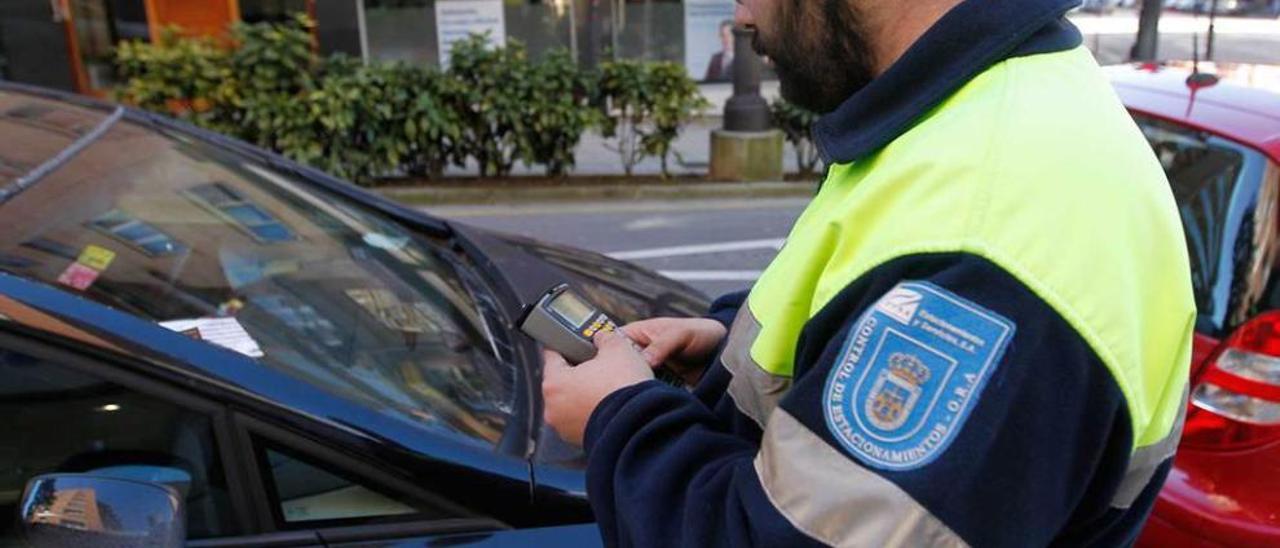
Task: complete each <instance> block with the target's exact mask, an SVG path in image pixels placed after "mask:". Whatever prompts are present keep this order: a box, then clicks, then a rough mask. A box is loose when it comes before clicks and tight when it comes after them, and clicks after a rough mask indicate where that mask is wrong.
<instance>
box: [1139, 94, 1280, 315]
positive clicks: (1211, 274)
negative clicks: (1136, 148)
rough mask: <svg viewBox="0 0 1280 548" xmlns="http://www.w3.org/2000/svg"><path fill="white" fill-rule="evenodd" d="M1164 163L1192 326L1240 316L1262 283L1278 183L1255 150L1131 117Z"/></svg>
mask: <svg viewBox="0 0 1280 548" xmlns="http://www.w3.org/2000/svg"><path fill="white" fill-rule="evenodd" d="M1135 119H1136V120H1137V121H1138V125H1139V127H1141V128H1142V131H1143V133H1144V134H1145V135H1146V137H1147V140H1148V141H1149V142H1150V143H1151V147H1152V148H1153V149H1154V150H1155V153H1156V156H1157V157H1158V158H1159V159H1160V163H1161V165H1162V166H1164V170H1165V173H1166V174H1167V175H1168V177H1169V184H1170V185H1171V186H1172V188H1173V194H1174V199H1175V200H1177V203H1178V210H1179V214H1180V215H1181V217H1182V225H1183V229H1184V231H1185V232H1186V236H1187V249H1188V251H1189V253H1190V259H1191V280H1192V288H1193V289H1194V291H1195V298H1196V308H1197V311H1198V318H1197V325H1196V329H1197V331H1201V332H1204V333H1209V334H1219V333H1222V332H1223V331H1226V330H1229V329H1231V328H1232V327H1234V326H1236V325H1238V324H1239V323H1241V322H1242V321H1244V320H1245V319H1247V318H1248V317H1249V316H1250V315H1251V314H1252V313H1253V312H1255V311H1256V310H1255V308H1256V307H1257V306H1258V305H1259V304H1260V299H1261V297H1262V296H1263V291H1264V290H1265V289H1267V288H1266V287H1265V286H1266V285H1267V283H1268V278H1269V276H1270V271H1271V262H1272V256H1271V253H1272V252H1273V251H1274V249H1275V246H1274V245H1273V243H1274V242H1273V241H1272V240H1273V238H1274V234H1275V232H1274V231H1273V230H1269V229H1268V227H1272V226H1275V222H1276V219H1275V213H1276V211H1275V207H1276V201H1277V195H1276V193H1277V188H1276V181H1275V177H1274V175H1272V176H1268V175H1267V160H1266V157H1264V156H1262V154H1260V153H1259V152H1257V151H1255V150H1253V149H1250V148H1248V147H1245V146H1243V145H1240V144H1238V143H1235V142H1233V141H1229V140H1227V139H1222V138H1220V137H1216V136H1213V135H1209V134H1206V133H1203V132H1200V131H1196V130H1192V129H1190V128H1187V127H1185V126H1181V125H1177V124H1173V123H1169V122H1165V121H1161V120H1157V119H1154V118H1150V117H1147V116H1143V115H1137V116H1135Z"/></svg>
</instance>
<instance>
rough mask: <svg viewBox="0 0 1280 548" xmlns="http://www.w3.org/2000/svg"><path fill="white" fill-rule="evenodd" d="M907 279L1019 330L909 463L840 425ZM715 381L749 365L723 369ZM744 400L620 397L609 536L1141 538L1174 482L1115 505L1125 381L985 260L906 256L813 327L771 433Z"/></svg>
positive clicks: (600, 492) (1126, 441) (605, 417)
mask: <svg viewBox="0 0 1280 548" xmlns="http://www.w3.org/2000/svg"><path fill="white" fill-rule="evenodd" d="M903 283H920V284H927V287H930V288H936V289H937V290H938V291H939V292H941V293H940V294H945V295H946V296H947V298H949V299H954V300H955V301H956V302H962V303H967V305H972V306H973V307H974V308H975V309H980V310H985V311H986V312H988V313H990V314H991V315H993V316H994V317H999V318H1003V319H1005V320H1007V321H1008V322H1009V323H1010V324H1012V325H1013V326H1014V327H1015V329H1014V330H1011V333H1012V335H1011V339H1010V341H1009V342H1008V344H1007V346H1006V347H1004V348H1003V349H1002V350H1001V352H1000V354H999V356H998V360H996V361H995V362H994V363H995V366H994V367H993V368H992V369H991V370H990V371H989V377H988V378H986V381H985V384H984V385H983V388H982V389H981V391H980V393H977V394H976V397H975V398H974V400H973V403H972V404H971V405H970V406H969V408H967V409H964V411H965V415H966V417H967V418H965V419H964V420H962V421H960V423H959V424H956V425H955V426H956V429H955V431H956V433H955V434H954V436H952V437H951V438H950V439H948V440H947V443H946V444H945V447H942V448H941V449H939V450H936V451H933V452H932V453H929V454H928V457H929V458H928V459H922V460H920V461H919V462H917V463H915V464H914V465H912V466H908V467H904V468H901V469H894V468H893V467H892V466H889V467H887V466H886V465H885V463H884V462H881V461H879V460H877V458H875V457H874V456H870V457H869V456H868V455H869V454H868V453H866V452H864V451H860V450H857V449H856V447H855V446H852V445H851V444H849V443H847V442H848V438H847V436H845V435H844V434H847V432H845V433H844V434H842V433H841V431H840V429H839V428H834V429H833V427H832V426H830V425H829V421H828V420H827V418H826V415H825V414H826V413H828V412H829V409H824V401H825V402H826V403H827V404H829V403H830V401H831V400H830V398H826V399H825V400H824V397H825V396H828V395H829V394H830V386H829V385H830V384H831V383H830V382H829V381H831V379H832V378H834V376H833V374H832V373H833V370H834V369H836V366H837V365H838V364H841V363H848V362H849V361H850V359H851V358H850V354H849V348H850V342H851V341H852V340H853V339H854V338H856V337H858V334H859V332H860V331H867V322H866V321H865V320H866V318H867V317H869V315H870V314H871V310H872V308H873V306H874V305H876V303H877V301H878V300H879V299H881V298H882V297H884V296H886V294H887V293H889V292H890V291H891V290H894V289H895V288H896V287H899V286H901V284H903ZM762 321H767V320H762ZM899 366H900V367H902V368H904V369H903V370H904V371H905V370H908V369H909V366H908V365H901V364H899ZM899 366H895V367H899ZM937 373H938V371H935V372H934V374H937ZM709 375H713V376H717V377H721V378H723V377H725V376H729V377H731V376H732V372H728V373H726V372H725V370H724V366H723V363H722V362H720V363H717V364H716V366H715V370H713V371H712V372H710V373H709ZM918 375H919V377H920V378H923V376H924V375H923V374H922V373H920V374H918ZM884 386H885V385H878V386H877V389H880V390H881V391H882V392H884V393H885V394H888V395H890V396H892V395H893V393H892V392H893V391H892V390H888V389H885V388H884ZM904 386H905V385H904ZM921 386H924V384H922V385H921ZM925 395H926V396H927V395H928V394H925ZM890 400H892V398H890ZM877 401H879V400H877ZM899 401H902V400H899ZM890 403H892V401H891V402H890ZM734 405H735V402H733V398H732V396H731V395H730V394H727V393H725V394H724V395H723V396H722V399H721V400H720V401H708V399H699V397H697V396H695V395H694V394H691V393H688V392H685V391H682V390H678V389H674V388H671V387H668V386H665V385H662V384H661V383H658V382H649V383H644V384H641V385H637V386H633V387H630V388H627V389H625V390H621V391H619V392H617V393H614V394H612V395H610V396H609V397H608V398H606V399H605V401H604V402H603V403H602V404H601V405H600V406H599V407H598V408H597V409H596V411H595V412H594V414H593V415H592V417H591V420H590V422H589V424H588V427H587V433H586V440H585V448H586V450H587V451H588V463H589V464H588V490H589V495H590V497H591V501H592V507H593V509H594V510H595V512H596V517H597V519H598V522H599V524H600V529H601V532H602V534H603V536H604V538H605V540H606V542H607V543H608V544H610V545H623V546H677V545H709V544H715V545H735V546H743V545H787V546H793V545H804V544H811V543H825V544H840V543H846V542H854V543H864V542H872V543H882V542H888V541H889V539H890V538H897V539H898V540H899V541H901V540H902V539H927V543H930V544H932V543H944V542H945V541H948V540H950V541H954V542H959V543H967V544H970V545H976V546H1026V545H1047V544H1054V543H1063V544H1070V545H1075V544H1091V543H1103V544H1124V543H1127V542H1131V541H1132V539H1133V538H1134V536H1135V535H1136V533H1137V531H1138V530H1139V527H1140V524H1141V523H1142V521H1143V519H1145V516H1146V512H1147V511H1149V508H1150V504H1151V499H1152V497H1153V496H1154V493H1155V491H1156V490H1158V484H1159V483H1160V482H1159V481H1156V482H1154V483H1153V485H1154V487H1152V488H1151V489H1149V491H1150V492H1147V493H1144V495H1143V497H1142V498H1141V499H1140V500H1139V501H1138V502H1137V503H1135V505H1134V507H1132V508H1129V509H1117V508H1112V505H1111V501H1112V497H1113V496H1114V494H1115V493H1116V491H1117V490H1118V488H1119V484H1120V482H1121V479H1122V478H1123V476H1124V473H1125V470H1126V468H1127V464H1128V458H1129V454H1130V451H1131V443H1132V435H1131V432H1130V424H1129V419H1128V412H1127V405H1126V403H1125V401H1124V398H1123V395H1122V393H1121V392H1120V390H1119V388H1118V385H1117V384H1116V382H1115V380H1114V378H1113V377H1112V376H1111V374H1110V372H1109V370H1108V369H1107V367H1106V366H1105V365H1104V364H1103V363H1102V362H1101V361H1100V360H1099V359H1098V357H1097V356H1096V355H1095V354H1094V352H1093V351H1092V349H1091V348H1090V347H1089V346H1088V345H1087V344H1086V343H1085V342H1084V340H1083V339H1082V338H1081V337H1080V336H1079V334H1077V333H1076V332H1075V330H1074V329H1073V328H1072V327H1071V326H1070V325H1069V324H1068V323H1067V322H1066V321H1065V320H1064V319H1063V318H1062V317H1061V316H1059V315H1058V314H1057V313H1056V312H1055V311H1054V310H1053V309H1052V308H1051V307H1049V306H1048V305H1047V304H1045V303H1044V302H1043V301H1042V300H1040V299H1039V298H1038V297H1037V296H1036V295H1035V294H1034V293H1033V292H1032V291H1030V290H1029V289H1028V288H1027V287H1026V286H1024V285H1023V284H1022V283H1020V282H1019V281H1018V280H1017V279H1015V278H1014V277H1012V276H1011V275H1009V274H1008V273H1007V272H1005V271H1003V270H1002V269H1000V268H999V267H997V266H995V265H993V264H991V263H989V262H987V261H985V260H983V259H980V258H977V257H974V256H970V255H964V254H946V255H925V256H915V257H908V258H904V259H899V260H896V261H893V262H891V263H888V264H886V265H882V266H881V267H879V268H877V269H875V270H874V271H872V272H870V273H868V274H867V275H865V276H863V277H861V278H859V279H858V280H856V281H855V282H853V283H852V284H850V285H849V286H848V287H846V288H845V289H844V290H843V291H842V292H841V293H840V294H838V295H837V296H836V297H835V298H833V299H832V300H831V301H830V303H829V304H828V305H827V306H826V307H825V308H824V309H823V310H821V311H820V312H819V313H818V314H817V315H816V316H815V317H813V318H812V319H811V320H810V321H809V323H808V324H807V325H806V327H805V329H804V331H803V332H802V334H801V336H800V338H799V341H798V343H797V352H796V358H795V370H794V379H793V385H792V387H791V389H790V390H789V392H788V393H787V394H786V396H785V397H784V398H783V399H782V400H781V402H780V403H779V404H778V406H777V408H776V409H774V410H772V412H771V414H770V415H769V417H768V420H767V422H766V426H765V431H764V432H763V435H762V436H761V437H756V438H754V439H753V437H752V436H743V435H741V432H734V431H732V429H731V428H727V427H726V426H725V422H724V421H723V420H722V418H721V417H719V416H718V414H719V413H722V412H723V411H724V409H726V408H732V407H733V406H734ZM890 407H892V406H890ZM886 416H889V417H891V416H892V415H886ZM881 418H884V417H881ZM939 420H940V419H939ZM746 422H751V421H746ZM842 437H845V438H846V439H845V440H844V441H842V440H841V438H842ZM926 447H927V446H926ZM903 454H906V455H912V454H913V453H910V452H906V453H903ZM1166 470H1167V468H1166ZM833 524H835V525H833ZM885 535H895V536H893V537H886V536H885Z"/></svg>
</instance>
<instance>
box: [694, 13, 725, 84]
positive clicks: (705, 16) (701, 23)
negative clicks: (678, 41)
mask: <svg viewBox="0 0 1280 548" xmlns="http://www.w3.org/2000/svg"><path fill="white" fill-rule="evenodd" d="M733 4H734V0H685V2H684V66H685V67H686V69H687V70H688V71H689V76H690V77H692V78H693V79H694V80H698V81H700V82H728V81H730V80H732V79H733Z"/></svg>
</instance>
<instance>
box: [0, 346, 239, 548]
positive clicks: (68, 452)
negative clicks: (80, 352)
mask: <svg viewBox="0 0 1280 548" xmlns="http://www.w3.org/2000/svg"><path fill="white" fill-rule="evenodd" d="M0 415H3V416H4V417H5V420H3V421H0V515H4V516H16V515H18V510H17V504H18V501H19V498H20V497H21V496H22V492H23V488H24V486H25V485H26V483H27V482H28V481H29V480H30V479H31V478H32V477H34V476H37V475H40V474H48V473H59V472H62V473H84V474H93V475H98V476H105V477H115V478H123V479H134V480H142V481H151V482H156V483H163V484H167V485H169V486H170V487H173V488H174V489H176V490H177V491H178V492H179V493H180V494H181V495H182V496H183V497H184V498H185V499H186V509H187V531H188V534H189V536H190V537H191V538H193V539H199V538H208V537H219V536H225V535H231V534H236V533H238V531H237V530H236V527H235V525H234V520H233V514H232V511H231V508H230V504H229V496H228V492H227V482H226V477H225V476H224V472H223V468H222V461H221V458H220V457H219V453H218V450H217V447H216V444H215V442H214V438H213V429H212V426H211V423H210V420H209V417H207V416H206V415H204V414H202V413H198V412H195V411H192V410H188V409H184V408H182V407H180V406H178V405H175V404H172V403H169V402H167V401H162V400H159V399H156V398H153V397H151V396H148V395H145V394H142V393H139V392H136V391H134V390H131V389H128V388H125V387H123V386H120V385H117V384H114V383H110V382H105V381H103V380H101V379H99V378H97V377H94V376H90V375H87V374H84V373H82V372H80V371H79V370H76V369H72V368H69V367H67V366H65V365H63V364H61V363H57V362H54V361H50V360H45V359H41V358H38V357H34V356H30V355H27V354H24V353H18V352H13V351H8V350H4V349H0ZM14 526H15V523H14V520H13V519H2V520H0V544H5V545H7V542H6V541H7V540H10V539H13V538H14V535H15V533H16V531H15V530H14Z"/></svg>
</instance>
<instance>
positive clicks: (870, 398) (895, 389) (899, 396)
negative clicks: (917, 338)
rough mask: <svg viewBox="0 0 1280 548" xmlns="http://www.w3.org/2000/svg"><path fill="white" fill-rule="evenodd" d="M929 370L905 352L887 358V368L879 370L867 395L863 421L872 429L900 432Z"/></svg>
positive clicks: (918, 396) (926, 379) (927, 377)
mask: <svg viewBox="0 0 1280 548" xmlns="http://www.w3.org/2000/svg"><path fill="white" fill-rule="evenodd" d="M930 374H931V373H930V371H929V367H928V366H926V365H925V364H924V362H922V361H920V359H919V358H917V357H915V356H912V355H911V354H907V353H905V352H894V353H893V354H890V355H889V364H888V367H885V368H884V369H881V370H880V373H879V374H878V375H877V376H876V380H875V383H874V384H873V385H872V387H871V392H870V393H869V394H868V395H867V400H866V412H867V418H868V419H869V420H870V421H871V424H872V425H873V426H875V427H876V428H879V429H880V430H884V431H893V430H897V429H898V428H901V427H902V425H903V424H904V423H906V422H907V418H908V417H910V416H911V410H912V409H914V408H915V406H916V402H917V401H919V399H920V393H921V386H922V385H924V383H926V382H928V381H929V376H930Z"/></svg>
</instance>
